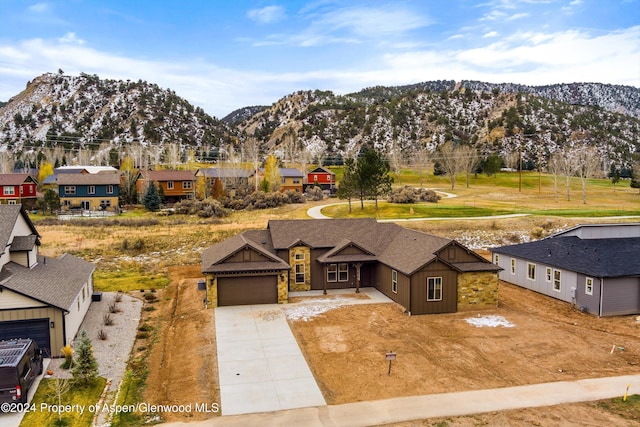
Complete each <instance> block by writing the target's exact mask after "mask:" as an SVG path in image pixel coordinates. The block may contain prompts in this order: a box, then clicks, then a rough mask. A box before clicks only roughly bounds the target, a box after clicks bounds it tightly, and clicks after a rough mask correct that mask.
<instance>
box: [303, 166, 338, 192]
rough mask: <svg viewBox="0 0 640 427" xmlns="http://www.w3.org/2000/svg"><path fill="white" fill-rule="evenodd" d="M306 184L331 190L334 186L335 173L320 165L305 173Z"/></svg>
mask: <svg viewBox="0 0 640 427" xmlns="http://www.w3.org/2000/svg"><path fill="white" fill-rule="evenodd" d="M307 185H308V186H311V187H313V186H318V187H320V188H322V189H323V190H333V189H335V186H336V174H335V173H333V172H331V171H330V170H329V169H325V168H323V167H322V166H320V167H317V168H315V169H314V170H312V171H311V172H309V173H308V174H307ZM305 190H306V188H305Z"/></svg>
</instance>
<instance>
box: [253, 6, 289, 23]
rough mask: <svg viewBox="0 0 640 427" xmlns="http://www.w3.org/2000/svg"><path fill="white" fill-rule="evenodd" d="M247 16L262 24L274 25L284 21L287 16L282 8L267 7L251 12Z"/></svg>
mask: <svg viewBox="0 0 640 427" xmlns="http://www.w3.org/2000/svg"><path fill="white" fill-rule="evenodd" d="M247 16H248V17H249V19H251V20H253V21H256V22H258V23H260V24H273V23H276V22H279V21H282V20H283V19H285V18H286V16H287V15H286V13H285V10H284V8H283V7H282V6H266V7H263V8H261V9H251V10H249V11H248V12H247Z"/></svg>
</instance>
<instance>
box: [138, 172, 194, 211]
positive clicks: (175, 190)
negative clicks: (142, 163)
mask: <svg viewBox="0 0 640 427" xmlns="http://www.w3.org/2000/svg"><path fill="white" fill-rule="evenodd" d="M151 181H153V182H155V183H156V186H158V189H160V188H161V189H162V194H164V198H165V201H166V202H167V203H175V202H179V201H180V200H185V199H188V200H193V199H195V195H196V176H195V174H194V173H193V172H192V171H179V170H157V171H140V172H139V173H138V176H137V178H136V190H137V191H138V198H139V199H140V201H142V199H143V198H144V195H145V193H146V191H147V188H148V185H149V182H151Z"/></svg>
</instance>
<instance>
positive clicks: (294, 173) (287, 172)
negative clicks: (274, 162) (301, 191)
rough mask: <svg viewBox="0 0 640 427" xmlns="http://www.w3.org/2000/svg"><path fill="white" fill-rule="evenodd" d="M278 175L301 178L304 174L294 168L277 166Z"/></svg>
mask: <svg viewBox="0 0 640 427" xmlns="http://www.w3.org/2000/svg"><path fill="white" fill-rule="evenodd" d="M279 171H280V176H282V177H289V178H302V177H303V176H304V175H303V174H302V172H300V171H299V170H298V169H296V168H279Z"/></svg>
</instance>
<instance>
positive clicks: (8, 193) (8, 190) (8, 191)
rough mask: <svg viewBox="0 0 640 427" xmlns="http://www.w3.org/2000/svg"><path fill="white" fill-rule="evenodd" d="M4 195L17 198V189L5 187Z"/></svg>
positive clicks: (11, 186) (9, 186)
mask: <svg viewBox="0 0 640 427" xmlns="http://www.w3.org/2000/svg"><path fill="white" fill-rule="evenodd" d="M4 195H5V196H15V195H16V189H15V187H14V186H13V185H5V186H4Z"/></svg>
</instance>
